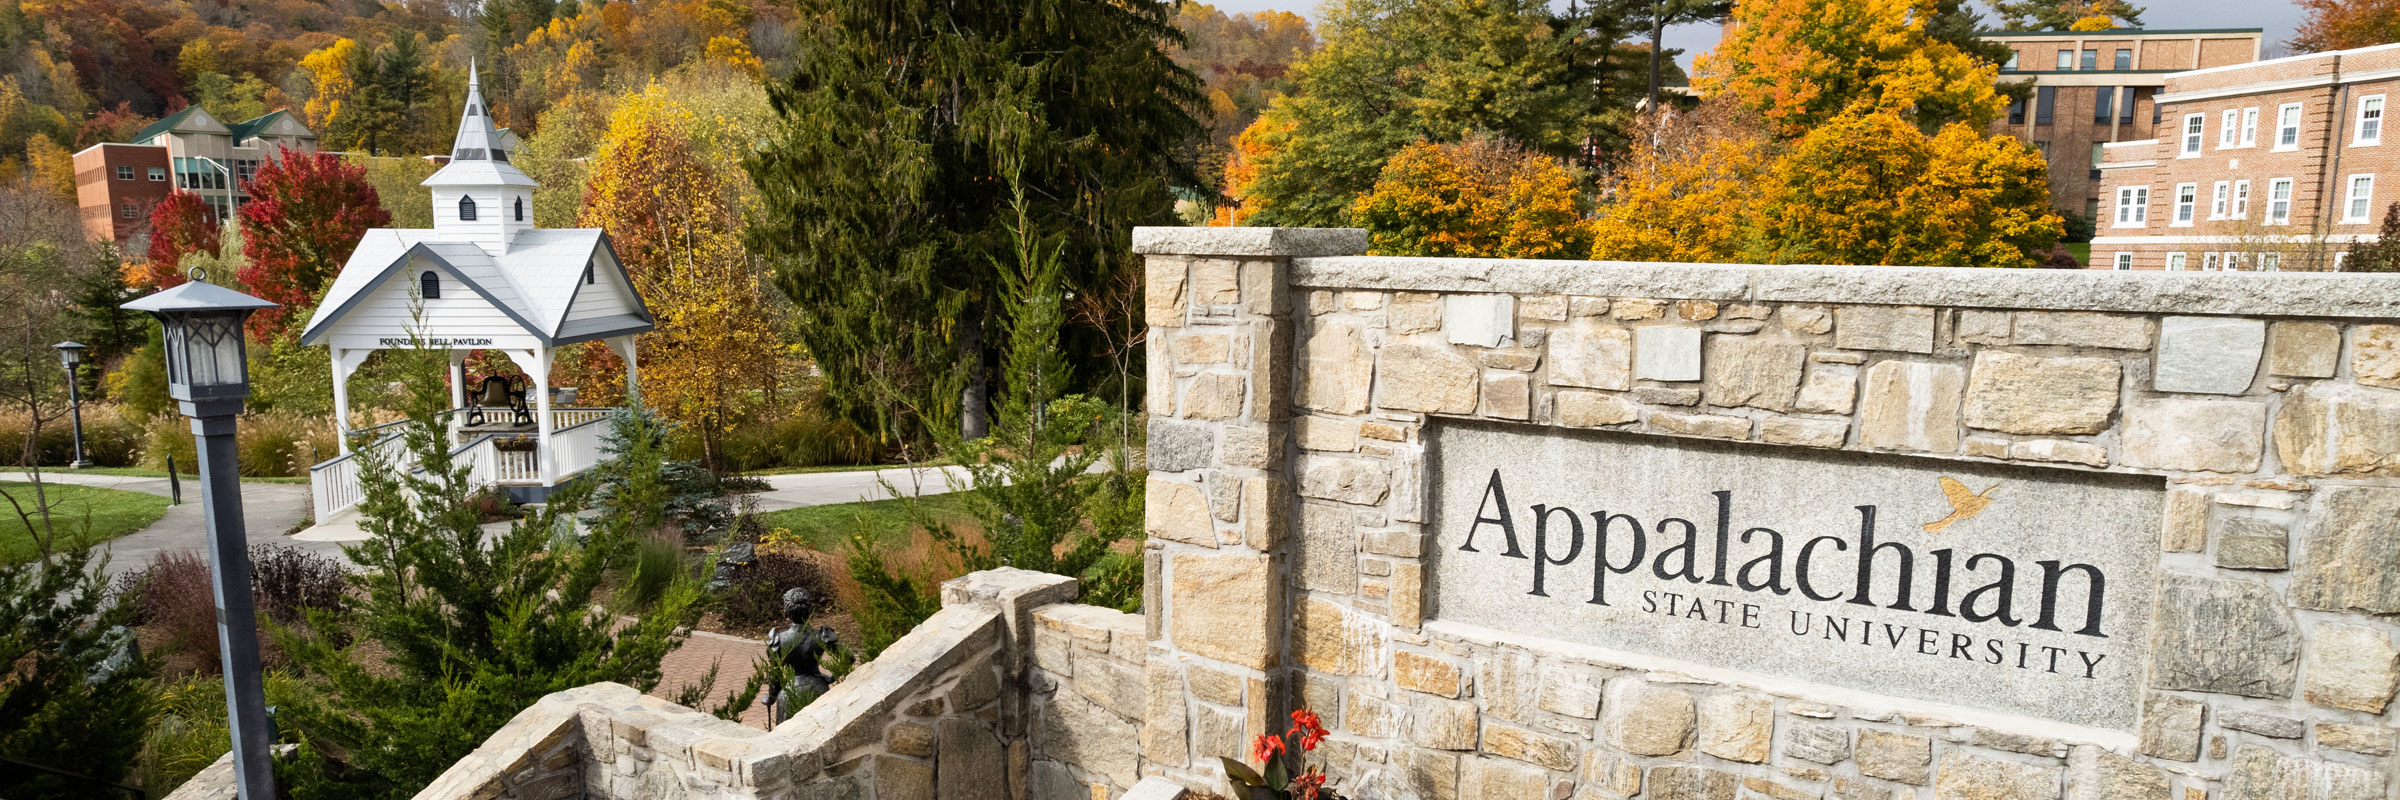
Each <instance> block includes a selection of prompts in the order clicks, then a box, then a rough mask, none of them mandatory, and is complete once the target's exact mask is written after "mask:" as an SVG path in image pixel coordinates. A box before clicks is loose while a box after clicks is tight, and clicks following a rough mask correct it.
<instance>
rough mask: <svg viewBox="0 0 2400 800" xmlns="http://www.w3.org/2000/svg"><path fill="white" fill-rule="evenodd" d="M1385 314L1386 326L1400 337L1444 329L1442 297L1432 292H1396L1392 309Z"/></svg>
mask: <svg viewBox="0 0 2400 800" xmlns="http://www.w3.org/2000/svg"><path fill="white" fill-rule="evenodd" d="M1383 314H1384V324H1385V325H1386V326H1389V327H1390V328H1391V329H1392V333H1394V334H1397V335H1400V336H1406V335H1409V334H1412V333H1424V332H1426V331H1430V330H1434V329H1437V328H1440V327H1442V296H1441V295H1438V294H1434V293H1431V292H1396V293H1394V294H1393V295H1392V305H1391V308H1388V309H1386V310H1385V311H1384V312H1383Z"/></svg>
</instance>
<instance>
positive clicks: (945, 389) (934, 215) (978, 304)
mask: <svg viewBox="0 0 2400 800" xmlns="http://www.w3.org/2000/svg"><path fill="white" fill-rule="evenodd" d="M1171 12H1172V6H1171V5H1170V4H1168V3H1165V2H1159V0H1127V1H1125V2H1111V1H1110V0H997V1H996V2H990V3H980V4H972V5H959V4H954V3H944V2H933V1H932V0H894V2H882V3H855V2H844V1H842V0H800V3H799V16H800V17H801V18H803V19H811V20H815V23H814V24H811V25H809V26H807V28H806V32H805V33H804V34H803V39H802V40H801V41H800V42H799V43H798V44H797V45H796V46H795V47H794V48H793V49H794V52H796V53H797V54H798V55H797V58H798V61H799V63H798V68H797V69H796V70H795V71H794V72H793V73H792V77H790V78H788V79H785V80H782V81H780V82H778V83H776V84H775V85H774V86H773V87H772V88H771V91H770V93H769V100H770V102H771V104H772V106H773V108H774V111H775V114H776V117H777V122H776V129H777V130H776V132H775V133H774V134H773V135H772V136H771V137H770V140H769V141H768V142H767V143H766V144H765V145H764V147H763V148H762V149H761V150H760V151H759V152H758V153H757V155H756V156H754V157H753V158H752V159H751V160H750V161H749V163H748V164H747V165H746V166H747V167H748V168H749V170H750V172H751V176H752V178H753V179H754V180H755V182H756V183H757V184H758V187H759V191H760V193H761V195H762V199H763V200H764V209H763V212H762V213H761V214H760V215H759V216H758V217H757V218H755V221H754V222H753V224H752V225H751V226H750V229H749V232H750V233H749V235H750V244H751V246H752V247H753V248H754V249H756V250H758V251H759V252H762V253H765V254H767V255H768V257H769V258H771V259H772V260H773V264H774V267H775V277H776V284H777V286H778V287H779V288H781V289H782V290H783V291H784V293H785V294H786V295H788V296H789V297H790V298H791V300H792V302H793V304H794V305H795V306H796V310H797V317H798V319H797V321H796V322H797V324H796V327H797V328H798V334H799V338H800V340H801V342H802V343H803V344H804V345H805V346H806V347H807V348H808V351H809V354H810V355H811V356H813V357H814V358H815V359H816V362H817V366H818V367H819V368H820V369H822V370H823V371H824V374H825V377H826V390H827V393H828V395H829V397H830V398H831V399H832V400H833V401H834V402H835V403H836V405H837V406H838V407H840V408H841V409H842V410H843V411H845V412H846V413H849V414H850V415H852V416H853V417H854V418H856V419H858V420H859V421H860V422H861V423H862V424H864V425H866V426H868V427H870V429H873V430H879V431H881V432H883V433H885V434H886V435H899V436H906V437H914V436H916V435H918V434H919V432H921V431H923V430H926V429H928V428H930V427H935V426H946V425H947V424H948V423H949V422H951V421H956V422H957V423H958V426H959V428H960V429H961V430H962V431H963V432H965V433H966V434H967V435H968V436H969V438H973V437H975V436H979V435H981V434H982V432H983V431H984V429H985V427H986V426H987V424H988V422H987V418H988V411H987V410H986V405H985V404H986V402H987V401H986V399H985V397H986V394H987V375H988V372H989V369H990V364H989V363H988V358H987V349H988V348H989V345H987V336H988V335H991V334H994V333H996V332H997V329H996V324H997V312H998V303H999V298H1000V283H1001V278H1000V275H999V274H998V273H997V272H996V271H994V270H993V269H992V268H991V264H992V263H993V258H994V257H995V256H1000V255H1003V254H1005V253H1007V252H1008V249H1009V247H1010V237H1009V235H1008V232H1007V226H1008V224H1009V223H1010V222H1011V220H1012V214H1011V213H1010V211H1009V209H1008V205H1009V204H1008V198H1009V192H1010V189H1009V186H1008V184H1009V182H1008V181H1007V180H1006V179H1005V178H1004V176H1006V175H1008V174H1010V172H1011V170H1010V169H1008V167H1007V162H1012V161H1021V163H1022V179H1023V181H1024V183H1025V185H1026V187H1027V191H1026V197H1027V198H1028V207H1027V209H1026V216H1027V219H1029V220H1030V224H1031V225H1032V226H1033V228H1034V232H1035V233H1036V235H1039V236H1042V237H1056V239H1057V242H1058V247H1059V252H1058V258H1059V260H1060V264H1061V267H1060V269H1061V275H1062V280H1061V283H1062V284H1063V285H1064V286H1065V287H1066V289H1067V291H1070V292H1079V291H1083V290H1085V289H1086V288H1088V287H1096V286H1101V285H1105V284H1106V283H1107V281H1108V279H1110V278H1112V277H1115V276H1116V275H1118V274H1120V273H1121V272H1123V271H1125V270H1133V269H1138V266H1137V264H1136V262H1135V260H1134V258H1133V256H1132V254H1131V253H1130V252H1129V251H1128V250H1127V249H1126V241H1127V239H1128V237H1129V234H1130V229H1131V228H1132V227H1133V226H1135V225H1162V224H1173V223H1174V221H1175V217H1174V215H1173V207H1174V197H1173V195H1171V194H1170V193H1169V188H1170V187H1172V186H1194V185H1197V184H1198V183H1199V181H1198V179H1197V178H1196V177H1195V176H1194V175H1193V174H1192V172H1191V169H1190V166H1189V165H1188V164H1186V163H1182V162H1181V161H1180V160H1179V159H1178V155H1177V154H1179V153H1181V152H1184V151H1185V150H1186V149H1187V148H1186V145H1187V144H1188V143H1189V142H1190V141H1191V140H1192V139H1193V137H1195V136H1197V135H1198V134H1199V132H1200V130H1201V128H1200V125H1199V123H1198V122H1197V121H1196V120H1194V119H1193V116H1192V111H1193V109H1195V108H1197V107H1198V104H1199V102H1200V97H1199V93H1198V81H1197V80H1196V79H1195V78H1194V77H1193V76H1192V75H1191V74H1190V73H1189V72H1187V71H1185V70H1184V69H1182V68H1181V67H1178V66H1176V65H1175V63H1174V62H1173V61H1172V60H1171V59H1170V58H1169V57H1168V55H1167V53H1166V51H1165V49H1164V47H1165V46H1166V45H1167V44H1169V43H1173V42H1178V41H1180V40H1181V34H1180V33H1178V32H1177V31H1176V29H1175V28H1174V27H1173V25H1172V24H1171ZM1090 338H1091V337H1090V336H1089V335H1088V333H1086V334H1071V335H1069V336H1067V337H1066V338H1065V340H1064V342H1063V344H1062V346H1063V347H1064V348H1065V349H1066V352H1067V355H1068V358H1069V360H1070V363H1080V362H1083V361H1085V360H1088V359H1089V358H1090V356H1089V355H1088V354H1089V353H1090V351H1091V350H1092V349H1093V345H1092V344H1091V343H1090V341H1089V339H1090Z"/></svg>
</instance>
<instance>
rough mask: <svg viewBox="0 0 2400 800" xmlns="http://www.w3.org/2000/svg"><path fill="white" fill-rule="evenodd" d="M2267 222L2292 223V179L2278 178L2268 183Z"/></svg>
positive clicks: (2270, 223)
mask: <svg viewBox="0 0 2400 800" xmlns="http://www.w3.org/2000/svg"><path fill="white" fill-rule="evenodd" d="M2267 224H2269V225H2290V224H2292V179H2290V178H2276V179H2275V180H2273V181H2271V182H2269V183H2268V184H2267Z"/></svg>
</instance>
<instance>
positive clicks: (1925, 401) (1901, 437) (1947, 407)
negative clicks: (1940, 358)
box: [1858, 361, 1967, 453]
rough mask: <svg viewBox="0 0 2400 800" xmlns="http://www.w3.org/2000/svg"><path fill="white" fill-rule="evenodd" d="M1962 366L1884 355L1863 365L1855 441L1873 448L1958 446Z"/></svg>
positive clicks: (1937, 449) (1937, 450) (1950, 448)
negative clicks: (1883, 358)
mask: <svg viewBox="0 0 2400 800" xmlns="http://www.w3.org/2000/svg"><path fill="white" fill-rule="evenodd" d="M1966 377H1967V376H1966V370H1963V369H1960V368H1959V367H1957V366H1954V365H1950V364H1933V363H1927V362H1922V361H1884V362H1881V363H1878V364H1876V365H1875V366H1872V367H1869V368H1867V387H1866V392H1865V394H1864V395H1863V396H1862V397H1861V401H1862V404H1863V406H1864V408H1863V409H1861V411H1860V412H1859V429H1858V444H1859V446H1860V447H1865V448H1869V449H1877V450H1921V451H1926V452H1934V453H1948V452H1954V451H1956V450H1957V449H1958V406H1959V397H1960V395H1961V394H1963V393H1964V392H1965V390H1966V382H1967V381H1966Z"/></svg>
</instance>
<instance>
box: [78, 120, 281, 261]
mask: <svg viewBox="0 0 2400 800" xmlns="http://www.w3.org/2000/svg"><path fill="white" fill-rule="evenodd" d="M283 148H290V149H292V150H295V151H300V152H313V151H315V150H316V149H317V135H316V133H315V132H313V131H310V130H309V129H308V127H307V126H304V125H302V124H300V120H299V119H298V118H297V117H294V116H292V115H291V114H289V113H287V112H285V111H282V110H276V111H270V112H267V113H266V114H264V115H261V116H259V117H258V118H256V119H250V120H245V121H242V122H235V123H226V122H222V121H219V120H218V119H217V118H216V116H215V115H212V114H210V113H209V112H208V111H207V110H205V109H202V108H200V107H199V106H191V107H187V108H185V109H184V110H182V111H178V112H176V113H174V114H170V115H168V116H167V117H166V118H165V119H161V120H159V121H157V122H153V123H150V125H149V127H146V128H143V129H142V130H141V132H140V133H137V134H134V137H133V141H131V142H126V143H121V144H120V143H114V142H111V143H103V144H96V145H92V146H91V147H87V148H84V150H83V152H80V153H76V154H75V198H76V201H77V204H78V205H79V206H80V207H81V208H80V211H81V218H82V220H83V227H84V230H85V231H86V232H88V233H90V234H91V235H92V237H93V238H101V237H106V238H108V239H109V240H110V241H113V242H116V244H117V247H118V249H120V250H122V251H123V252H124V253H125V254H126V256H127V257H129V258H139V257H141V253H142V251H143V250H145V249H147V248H148V247H149V229H150V225H149V223H150V209H151V208H152V207H153V206H156V205H158V201H160V200H164V199H166V196H167V194H168V193H169V192H171V191H173V190H176V189H181V190H183V191H188V192H192V193H195V194H198V195H199V196H200V198H201V199H202V200H204V201H206V202H207V203H208V205H209V207H210V208H211V209H212V210H214V211H215V212H216V213H217V215H218V218H219V219H224V218H226V217H229V216H231V215H232V212H233V208H234V207H235V206H236V205H237V204H238V203H239V202H240V201H241V199H242V197H243V194H242V191H241V188H240V187H241V183H242V182H243V181H247V180H249V179H250V175H251V173H253V172H256V171H257V170H258V165H259V164H260V163H262V162H263V161H264V160H265V159H269V158H274V157H275V154H276V153H277V152H279V151H280V150H281V149H283Z"/></svg>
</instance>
